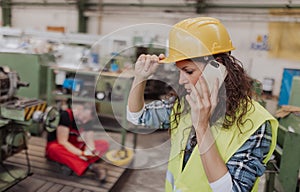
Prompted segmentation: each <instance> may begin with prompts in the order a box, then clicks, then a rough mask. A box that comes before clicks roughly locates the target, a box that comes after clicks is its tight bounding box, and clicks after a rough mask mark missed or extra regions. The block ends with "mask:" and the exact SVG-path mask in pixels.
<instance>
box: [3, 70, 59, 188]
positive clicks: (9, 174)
mask: <svg viewBox="0 0 300 192" xmlns="http://www.w3.org/2000/svg"><path fill="white" fill-rule="evenodd" d="M28 86H29V84H28V83H25V82H22V81H20V78H19V76H18V73H17V72H15V71H12V70H10V68H8V67H3V66H0V146H1V151H0V191H4V190H6V189H8V188H9V187H11V186H13V185H14V184H16V183H18V182H19V181H21V180H23V179H25V178H26V177H27V176H29V175H31V174H32V173H31V171H30V163H29V158H28V155H27V158H26V159H27V163H28V170H27V171H25V170H23V169H22V168H19V167H16V166H13V165H8V164H5V160H6V159H7V158H8V157H10V156H12V155H14V154H16V153H19V152H21V151H22V150H24V149H25V153H26V154H27V150H26V149H27V141H28V139H29V137H30V133H29V131H28V125H30V124H39V125H40V127H41V128H40V131H43V130H44V129H46V130H47V131H53V130H55V128H56V127H57V125H58V122H59V113H58V111H57V110H56V109H55V108H54V107H49V106H48V107H47V103H46V102H45V101H43V100H38V99H29V98H21V97H17V96H15V94H16V91H17V90H18V89H19V88H20V87H28Z"/></svg>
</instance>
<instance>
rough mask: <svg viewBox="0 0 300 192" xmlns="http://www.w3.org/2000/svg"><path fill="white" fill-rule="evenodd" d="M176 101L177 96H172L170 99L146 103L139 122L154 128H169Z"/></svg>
mask: <svg viewBox="0 0 300 192" xmlns="http://www.w3.org/2000/svg"><path fill="white" fill-rule="evenodd" d="M174 101H175V97H170V98H169V99H168V100H156V101H152V102H151V103H148V104H146V105H145V108H144V111H143V114H142V115H141V117H140V118H139V124H140V125H144V126H147V127H152V128H160V129H166V128H169V127H170V115H171V111H172V108H173V105H174Z"/></svg>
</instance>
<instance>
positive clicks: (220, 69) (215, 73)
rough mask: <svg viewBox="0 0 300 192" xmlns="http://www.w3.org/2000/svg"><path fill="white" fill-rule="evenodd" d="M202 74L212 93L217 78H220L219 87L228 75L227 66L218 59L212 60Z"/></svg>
mask: <svg viewBox="0 0 300 192" xmlns="http://www.w3.org/2000/svg"><path fill="white" fill-rule="evenodd" d="M202 75H203V77H204V79H205V80H206V83H207V85H208V89H209V91H210V93H211V92H212V90H213V88H214V86H215V83H216V79H218V80H219V88H220V87H221V85H222V83H223V82H224V80H225V78H226V76H227V70H226V67H225V66H224V65H223V64H221V63H219V62H218V61H216V60H211V61H210V62H209V63H208V64H207V65H206V66H205V68H204V70H203V72H202Z"/></svg>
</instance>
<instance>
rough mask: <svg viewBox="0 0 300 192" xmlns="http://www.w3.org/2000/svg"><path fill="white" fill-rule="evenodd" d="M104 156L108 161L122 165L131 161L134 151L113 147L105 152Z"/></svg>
mask: <svg viewBox="0 0 300 192" xmlns="http://www.w3.org/2000/svg"><path fill="white" fill-rule="evenodd" d="M105 156H106V159H107V160H108V161H109V162H110V163H112V164H114V165H116V166H124V165H127V164H129V163H130V162H131V161H132V159H133V156H134V152H133V150H131V149H119V150H116V149H114V150H110V151H109V152H107V153H106V155H105Z"/></svg>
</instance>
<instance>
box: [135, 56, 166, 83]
mask: <svg viewBox="0 0 300 192" xmlns="http://www.w3.org/2000/svg"><path fill="white" fill-rule="evenodd" d="M164 58H165V55H164V54H160V55H159V56H157V55H149V54H148V55H145V54H142V55H140V56H139V58H138V59H137V61H136V63H135V77H139V78H141V79H143V80H146V79H147V78H148V77H150V76H151V75H152V74H154V73H155V71H156V69H157V68H158V65H159V61H160V60H162V59H164Z"/></svg>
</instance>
